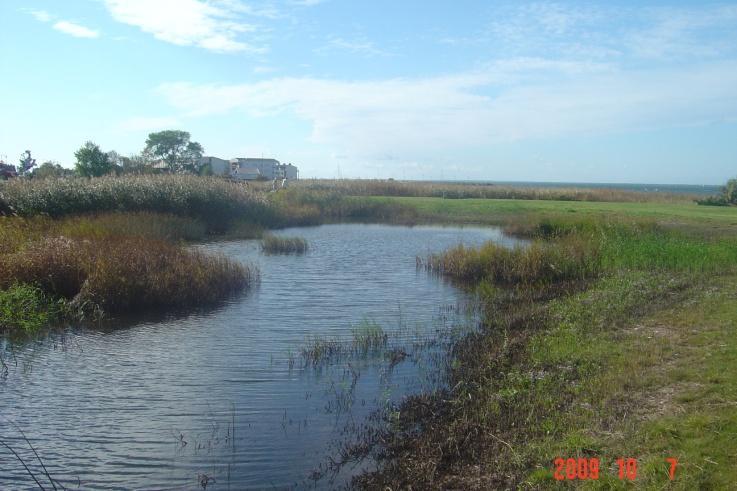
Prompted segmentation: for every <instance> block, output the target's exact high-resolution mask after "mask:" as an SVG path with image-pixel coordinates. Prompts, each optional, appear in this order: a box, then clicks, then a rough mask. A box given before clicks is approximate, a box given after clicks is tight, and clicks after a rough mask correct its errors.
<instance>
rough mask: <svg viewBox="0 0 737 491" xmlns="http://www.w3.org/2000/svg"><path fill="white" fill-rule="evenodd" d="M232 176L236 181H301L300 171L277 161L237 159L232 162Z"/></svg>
mask: <svg viewBox="0 0 737 491" xmlns="http://www.w3.org/2000/svg"><path fill="white" fill-rule="evenodd" d="M230 176H231V177H232V178H234V179H242V180H249V181H250V180H255V179H263V180H266V181H271V180H272V179H283V178H284V177H286V178H287V179H299V169H297V167H296V166H294V165H292V164H281V163H280V162H279V161H278V160H276V159H256V158H235V159H232V160H231V161H230Z"/></svg>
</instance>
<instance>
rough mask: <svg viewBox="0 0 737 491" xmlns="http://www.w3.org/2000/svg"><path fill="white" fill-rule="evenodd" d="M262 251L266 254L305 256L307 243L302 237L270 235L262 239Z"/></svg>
mask: <svg viewBox="0 0 737 491" xmlns="http://www.w3.org/2000/svg"><path fill="white" fill-rule="evenodd" d="M261 250H262V251H263V252H264V253H266V254H304V253H306V252H307V241H306V240H305V239H303V238H301V237H281V236H278V235H271V234H268V235H265V236H264V238H263V239H261Z"/></svg>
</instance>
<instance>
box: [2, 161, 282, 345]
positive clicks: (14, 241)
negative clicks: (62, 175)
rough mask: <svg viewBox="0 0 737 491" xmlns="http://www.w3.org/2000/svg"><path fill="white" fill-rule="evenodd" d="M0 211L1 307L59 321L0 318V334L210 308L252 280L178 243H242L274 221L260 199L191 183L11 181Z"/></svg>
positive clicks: (242, 270) (168, 179)
mask: <svg viewBox="0 0 737 491" xmlns="http://www.w3.org/2000/svg"><path fill="white" fill-rule="evenodd" d="M0 202H2V209H3V210H5V212H6V216H0V294H1V295H3V296H4V299H5V304H4V305H6V306H10V305H11V304H12V303H13V302H16V303H17V309H25V308H26V307H25V306H27V305H30V304H31V303H32V302H36V303H39V302H41V301H42V300H43V301H44V302H46V301H49V302H51V303H53V304H54V305H57V304H62V303H63V304H64V309H62V311H60V312H59V313H63V315H57V314H59V313H57V312H56V311H55V312H54V313H53V315H48V316H39V317H36V318H35V320H34V321H33V322H31V321H28V322H26V321H25V320H21V321H15V320H13V319H11V318H9V317H7V316H3V320H2V322H0V329H2V330H3V331H18V330H21V331H29V330H32V329H30V328H31V327H32V326H36V327H38V326H41V325H43V324H45V323H46V324H48V323H50V322H53V321H54V320H58V319H59V318H60V317H69V316H73V317H77V316H80V315H85V316H86V315H88V314H89V313H90V312H93V313H95V315H99V314H100V313H105V314H120V313H135V312H140V311H145V310H151V309H171V308H180V307H190V306H197V305H202V304H209V303H213V302H216V301H217V300H219V299H222V298H223V297H225V296H227V295H229V294H230V293H232V292H237V291H239V290H242V289H244V288H246V287H247V286H248V285H249V284H250V283H252V282H253V281H254V280H255V279H256V278H257V271H255V270H254V269H253V268H252V267H248V266H244V265H241V264H239V263H236V262H233V261H231V260H228V259H227V258H224V257H219V256H212V255H206V254H204V253H201V252H196V251H192V250H190V249H188V248H186V247H185V246H184V245H183V244H182V241H199V240H203V239H205V238H208V237H212V236H213V234H217V235H222V234H225V233H226V232H227V233H228V236H229V237H233V236H238V237H241V236H249V237H250V236H253V235H256V234H260V231H261V228H262V226H263V225H262V224H271V223H274V222H276V221H278V220H279V217H278V216H277V215H278V213H277V212H276V210H275V209H274V207H273V206H272V205H270V204H269V203H268V201H267V199H266V197H265V196H264V195H263V194H258V193H255V192H252V191H250V190H249V189H247V188H245V187H244V186H242V185H240V184H237V183H230V182H227V181H224V180H222V179H214V178H199V177H195V176H128V177H122V178H114V177H107V178H99V179H56V180H53V179H49V180H15V181H9V182H3V183H1V184H0ZM19 292H24V293H25V294H26V297H23V295H20V294H19ZM29 292H40V293H38V295H37V294H36V293H34V294H33V295H31V294H30V293H29ZM39 295H40V296H39ZM29 302H31V303H29ZM10 310H12V307H10ZM39 311H43V309H39Z"/></svg>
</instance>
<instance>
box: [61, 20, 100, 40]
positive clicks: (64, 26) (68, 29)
mask: <svg viewBox="0 0 737 491" xmlns="http://www.w3.org/2000/svg"><path fill="white" fill-rule="evenodd" d="M52 27H53V28H54V29H56V30H57V31H59V32H63V33H64V34H69V35H70V36H74V37H77V38H96V37H100V33H99V32H98V31H95V30H93V29H90V28H88V27H84V26H82V25H79V24H75V23H74V22H69V21H66V20H60V21H59V22H56V23H54V25H53V26H52Z"/></svg>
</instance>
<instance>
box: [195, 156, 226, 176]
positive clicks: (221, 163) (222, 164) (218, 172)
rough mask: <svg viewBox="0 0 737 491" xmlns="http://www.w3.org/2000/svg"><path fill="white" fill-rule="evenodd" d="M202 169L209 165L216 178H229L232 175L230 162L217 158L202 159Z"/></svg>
mask: <svg viewBox="0 0 737 491" xmlns="http://www.w3.org/2000/svg"><path fill="white" fill-rule="evenodd" d="M199 164H200V167H202V166H205V165H209V166H210V168H211V169H212V173H213V175H215V176H227V175H229V174H230V162H229V161H227V160H223V159H219V158H217V157H202V158H201V159H200V162H199Z"/></svg>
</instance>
